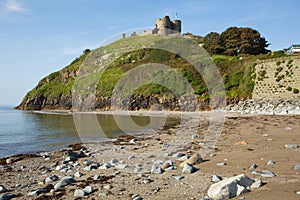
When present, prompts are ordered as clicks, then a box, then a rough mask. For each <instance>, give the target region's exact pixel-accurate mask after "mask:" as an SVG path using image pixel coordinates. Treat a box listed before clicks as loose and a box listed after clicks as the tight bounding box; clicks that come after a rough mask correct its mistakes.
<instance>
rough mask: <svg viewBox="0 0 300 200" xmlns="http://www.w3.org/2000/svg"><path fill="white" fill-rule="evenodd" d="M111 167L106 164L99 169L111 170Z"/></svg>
mask: <svg viewBox="0 0 300 200" xmlns="http://www.w3.org/2000/svg"><path fill="white" fill-rule="evenodd" d="M111 167H112V165H111V164H110V163H104V164H103V165H102V166H101V167H99V169H109V168H111Z"/></svg>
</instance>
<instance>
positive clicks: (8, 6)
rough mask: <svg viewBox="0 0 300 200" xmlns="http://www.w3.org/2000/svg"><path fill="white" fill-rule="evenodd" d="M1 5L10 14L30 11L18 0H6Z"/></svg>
mask: <svg viewBox="0 0 300 200" xmlns="http://www.w3.org/2000/svg"><path fill="white" fill-rule="evenodd" d="M1 5H2V6H3V7H4V9H5V10H6V11H9V12H18V13H24V12H27V11H28V9H27V8H26V7H25V6H24V5H23V4H22V3H20V2H19V1H17V0H5V1H3V2H2V3H1Z"/></svg>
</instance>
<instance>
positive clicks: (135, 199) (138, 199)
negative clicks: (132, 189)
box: [132, 195, 143, 200]
mask: <svg viewBox="0 0 300 200" xmlns="http://www.w3.org/2000/svg"><path fill="white" fill-rule="evenodd" d="M134 196H135V195H134ZM132 200H143V198H142V197H140V196H135V197H133V198H132Z"/></svg>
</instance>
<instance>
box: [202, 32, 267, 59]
mask: <svg viewBox="0 0 300 200" xmlns="http://www.w3.org/2000/svg"><path fill="white" fill-rule="evenodd" d="M268 46H269V44H268V42H267V41H266V39H265V38H263V37H261V36H260V33H259V32H258V31H257V30H254V29H252V28H238V27H230V28H228V29H226V30H225V31H224V32H222V33H221V34H219V33H216V32H211V33H209V34H207V35H206V36H205V37H204V48H206V50H207V51H208V52H210V53H211V54H224V55H229V56H237V55H241V54H251V55H259V54H265V53H268V52H269V51H268V50H267V49H266V47H268Z"/></svg>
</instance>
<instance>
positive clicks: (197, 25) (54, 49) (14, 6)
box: [0, 0, 300, 106]
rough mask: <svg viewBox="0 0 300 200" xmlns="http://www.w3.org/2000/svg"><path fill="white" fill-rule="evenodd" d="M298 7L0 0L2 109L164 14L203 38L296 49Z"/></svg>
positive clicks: (212, 1)
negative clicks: (240, 38) (254, 33)
mask: <svg viewBox="0 0 300 200" xmlns="http://www.w3.org/2000/svg"><path fill="white" fill-rule="evenodd" d="M299 8H300V1H299V0H285V1H282V0H251V1H249V0H226V1H225V0H185V1H182V0H172V1H171V0H164V1H159V0H151V1H143V0H139V1H138V0H127V1H121V0H118V1H117V0H110V1H104V0H42V1H41V0H0V70H1V71H0V104H2V105H3V104H6V105H14V106H15V105H18V104H19V103H20V102H21V100H22V98H23V97H24V96H25V94H26V93H27V92H28V91H29V90H31V89H32V88H33V87H34V86H36V85H37V83H38V81H39V80H40V79H41V78H43V77H45V76H46V75H48V74H50V73H51V72H54V71H57V70H60V69H62V68H63V67H64V66H66V65H68V64H69V63H71V62H72V61H73V60H74V59H75V58H76V57H79V56H80V54H82V51H83V50H84V49H86V48H91V49H94V48H97V47H99V45H100V44H101V43H102V42H103V41H105V40H107V39H108V38H110V37H111V36H113V35H116V34H121V33H122V32H125V31H128V30H132V29H136V28H144V27H154V26H155V20H156V19H157V18H161V17H163V16H165V15H169V16H170V18H171V19H174V18H175V16H176V13H177V18H178V19H180V20H182V32H183V33H185V32H191V33H193V34H196V35H201V36H205V35H206V34H208V33H209V32H212V31H215V32H219V33H221V32H223V31H224V30H226V29H227V28H228V27H231V26H237V27H251V28H254V29H256V30H258V31H259V32H260V33H261V35H262V36H263V37H265V38H266V40H267V41H268V42H269V43H271V45H270V46H269V49H270V50H281V49H283V48H286V47H288V46H290V45H291V44H298V43H300V35H299V32H300V26H299V24H300V22H299Z"/></svg>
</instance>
